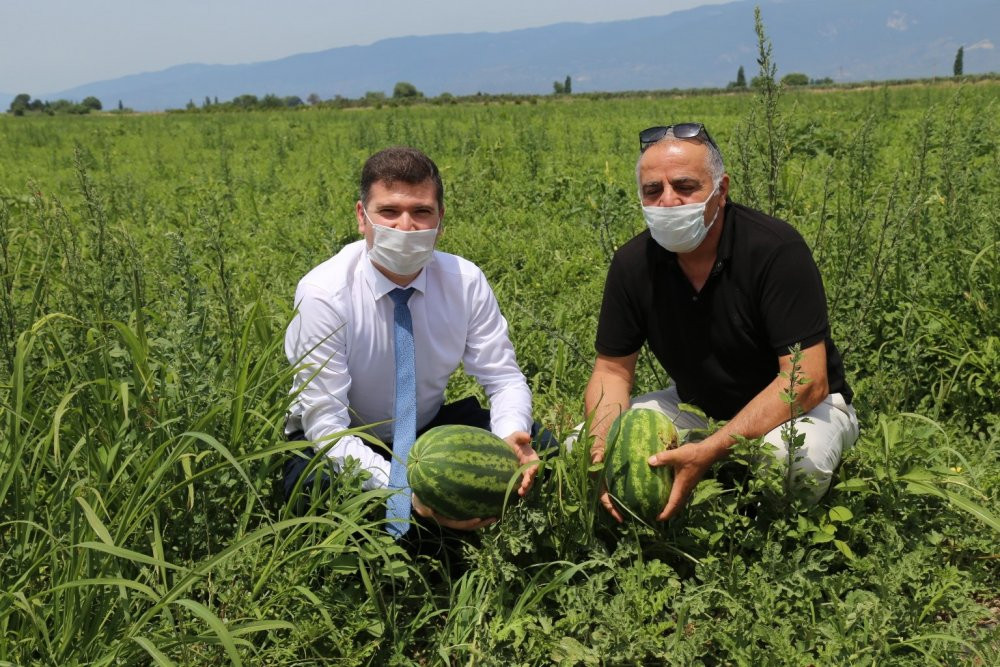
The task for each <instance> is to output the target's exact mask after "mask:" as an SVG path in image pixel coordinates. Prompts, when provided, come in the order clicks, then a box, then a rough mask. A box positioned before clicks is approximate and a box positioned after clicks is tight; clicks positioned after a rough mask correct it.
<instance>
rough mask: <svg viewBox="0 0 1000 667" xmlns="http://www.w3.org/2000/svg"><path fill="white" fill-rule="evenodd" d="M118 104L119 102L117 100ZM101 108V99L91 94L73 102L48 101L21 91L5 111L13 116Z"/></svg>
mask: <svg viewBox="0 0 1000 667" xmlns="http://www.w3.org/2000/svg"><path fill="white" fill-rule="evenodd" d="M120 105H121V103H120V102H119V106H120ZM102 108H103V107H102V105H101V101H100V100H99V99H97V98H96V97H93V96H90V97H85V98H83V101H82V102H73V101H71V100H55V101H52V102H50V101H48V100H44V101H43V100H40V99H37V98H36V99H31V95H29V94H28V93H21V94H20V95H17V96H16V97H14V99H13V100H11V103H10V107H9V108H8V109H7V113H10V114H13V115H15V116H23V115H24V114H26V113H39V114H41V113H44V114H48V115H49V116H54V115H56V114H88V113H90V112H91V111H100V110H101V109H102Z"/></svg>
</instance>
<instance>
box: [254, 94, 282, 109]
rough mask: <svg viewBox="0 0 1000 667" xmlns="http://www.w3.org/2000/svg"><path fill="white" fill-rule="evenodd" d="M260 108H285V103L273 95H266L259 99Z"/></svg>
mask: <svg viewBox="0 0 1000 667" xmlns="http://www.w3.org/2000/svg"><path fill="white" fill-rule="evenodd" d="M260 106H261V107H262V108H264V109H279V108H281V107H283V106H285V102H284V100H282V99H281V98H280V97H278V96H277V95H275V94H274V93H268V94H267V95H265V96H264V97H263V98H261V100H260Z"/></svg>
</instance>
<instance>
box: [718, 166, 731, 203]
mask: <svg viewBox="0 0 1000 667" xmlns="http://www.w3.org/2000/svg"><path fill="white" fill-rule="evenodd" d="M728 198H729V174H727V173H725V172H723V174H722V180H721V181H719V206H725V205H726V202H727V201H728Z"/></svg>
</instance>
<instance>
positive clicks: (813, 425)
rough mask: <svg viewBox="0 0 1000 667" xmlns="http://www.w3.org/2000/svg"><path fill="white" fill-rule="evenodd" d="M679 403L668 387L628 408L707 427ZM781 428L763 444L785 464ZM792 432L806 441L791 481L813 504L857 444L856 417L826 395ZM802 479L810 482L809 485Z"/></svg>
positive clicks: (839, 397)
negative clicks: (806, 492)
mask: <svg viewBox="0 0 1000 667" xmlns="http://www.w3.org/2000/svg"><path fill="white" fill-rule="evenodd" d="M680 403H681V400H680V397H679V396H678V395H677V389H675V388H674V387H668V388H667V389H663V390H661V391H653V392H650V393H648V394H643V395H642V396H637V397H636V398H634V399H633V400H632V403H631V406H632V407H633V408H649V409H652V410H659V411H660V412H662V413H663V414H665V415H667V416H668V417H670V419H671V420H673V422H674V424H675V425H676V426H677V427H678V428H684V429H703V428H706V427H707V426H708V424H707V423H706V422H705V420H704V419H702V418H701V417H699V416H698V415H695V414H691V413H690V412H683V411H681V409H680V408H679V407H678V406H679V405H680ZM782 426H784V424H779V425H778V426H777V427H775V428H774V429H772V430H771V431H770V432H768V434H767V435H765V436H764V441H765V442H767V443H768V444H770V445H772V446H774V448H775V450H774V451H773V454H774V458H775V459H776V462H778V463H779V464H781V465H784V464H785V462H787V461H788V445H787V443H786V442H785V440H784V438H783V437H782V434H781V429H782ZM795 429H796V431H797V432H798V433H801V434H804V435H805V441H804V443H803V445H802V447H801V448H800V449H799V450H798V452H797V457H796V460H795V461H793V462H792V480H793V481H794V482H795V483H796V485H799V486H805V485H808V486H809V487H810V490H811V492H812V500H813V502H816V501H817V500H819V499H820V497H822V495H823V494H824V493H826V491H827V489H828V488H829V487H830V480H831V478H832V477H833V472H834V470H836V469H837V466H838V465H839V464H840V458H841V456H843V454H844V452H846V451H847V450H849V449H850V448H851V447H853V446H854V443H855V442H857V439H858V433H859V427H858V417H857V414H856V413H855V412H854V408H853V407H852V406H850V405H848V403H847V402H846V401H844V397H843V396H842V395H840V394H839V393H837V394H829V395H827V397H826V398H825V399H824V400H823V402H822V403H820V404H819V405H817V406H816V407H815V408H813V409H812V410H810V411H809V412H807V413H806V414H804V415H802V416H801V417H799V418H798V419H797V420H796V422H795ZM805 480H812V483H810V482H807V481H805ZM813 483H814V484H815V485H813Z"/></svg>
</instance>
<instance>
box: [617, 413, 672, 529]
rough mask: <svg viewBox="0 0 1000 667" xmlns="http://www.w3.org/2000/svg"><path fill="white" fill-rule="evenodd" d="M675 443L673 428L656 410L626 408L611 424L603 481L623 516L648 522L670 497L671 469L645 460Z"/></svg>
mask: <svg viewBox="0 0 1000 667" xmlns="http://www.w3.org/2000/svg"><path fill="white" fill-rule="evenodd" d="M676 445H677V429H675V428H674V423H673V422H672V421H670V417H668V416H666V415H665V414H663V413H662V412H659V411H657V410H648V409H643V408H636V409H632V410H626V411H625V412H623V413H622V414H621V415H619V417H618V419H616V420H615V421H614V423H612V424H611V429H610V430H609V431H608V438H607V447H606V448H605V451H604V481H605V483H606V484H607V487H608V491H609V492H610V494H611V497H612V499H613V500H614V501H615V502H616V504H617V505H618V507H619V508H620V509H622V508H623V509H624V510H625V511H623V512H622V515H623V516H628V515H630V514H634V515H636V516H638V517H639V518H640V519H642V520H644V521H647V522H649V523H652V522H653V521H655V520H656V517H657V516H658V515H659V514H660V512H662V511H663V508H664V507H665V506H666V504H667V499H668V498H669V497H670V487H671V485H672V484H673V477H674V475H673V469H672V468H671V467H670V466H660V467H656V468H654V467H652V466H650V465H649V463H647V462H646V460H647V459H648V458H649V457H650V456H652V455H653V454H656V453H657V452H661V451H663V450H665V449H668V448H671V447H674V446H676Z"/></svg>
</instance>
